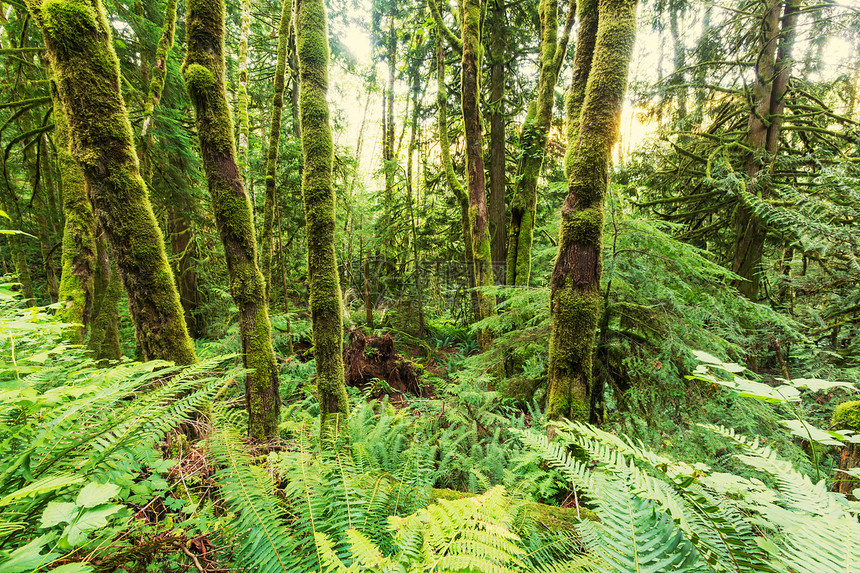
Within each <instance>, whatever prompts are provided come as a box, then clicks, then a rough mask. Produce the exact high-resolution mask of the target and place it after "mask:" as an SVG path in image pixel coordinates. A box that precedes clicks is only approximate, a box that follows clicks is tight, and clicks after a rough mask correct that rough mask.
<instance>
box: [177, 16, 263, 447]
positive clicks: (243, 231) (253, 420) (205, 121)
mask: <svg viewBox="0 0 860 573" xmlns="http://www.w3.org/2000/svg"><path fill="white" fill-rule="evenodd" d="M187 6H188V16H187V18H188V19H187V23H186V29H187V40H186V44H187V47H188V52H187V54H186V56H185V63H184V64H183V66H182V73H183V76H184V78H185V86H186V88H187V89H188V94H189V95H190V96H191V102H192V103H193V104H194V109H195V116H196V120H197V135H198V137H199V139H200V154H201V156H202V158H203V168H204V170H205V171H206V180H207V182H208V184H209V193H210V195H211V197H212V208H213V210H214V212H215V222H216V223H217V225H218V231H219V233H220V235H221V241H222V242H223V243H224V252H225V256H226V258H227V270H228V272H229V274H230V293H231V294H232V296H233V301H234V302H235V303H236V306H237V307H238V310H239V332H240V337H241V340H242V353H243V359H244V364H245V367H246V368H250V369H252V372H251V373H249V374H248V376H247V377H246V378H245V405H246V407H247V409H248V433H249V435H250V436H251V437H253V438H256V439H261V440H262V439H267V438H271V437H273V436H274V435H275V434H276V433H277V429H278V422H279V421H280V396H279V394H278V365H277V362H276V361H275V353H274V350H273V349H272V332H271V331H272V328H271V324H270V323H269V310H268V304H267V301H266V282H265V280H264V279H263V274H262V273H261V272H260V268H259V267H258V266H257V245H256V238H255V234H254V225H253V221H252V218H251V202H250V201H249V200H248V195H247V194H246V193H245V187H244V185H243V183H242V177H241V175H240V174H239V168H238V165H237V162H236V147H235V144H234V140H233V120H232V118H231V117H230V107H229V105H228V103H227V92H226V87H225V80H224V2H223V0H189V1H188V3H187Z"/></svg>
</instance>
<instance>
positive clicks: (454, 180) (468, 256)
mask: <svg viewBox="0 0 860 573" xmlns="http://www.w3.org/2000/svg"><path fill="white" fill-rule="evenodd" d="M435 1H436V0H429V2H431V3H433V2H435ZM436 12H438V9H437V10H436ZM439 22H440V21H439V20H437V21H436V106H437V110H438V124H439V151H440V154H441V156H442V168H443V169H444V171H445V179H446V180H447V181H448V186H449V187H450V188H451V191H453V192H454V197H455V198H456V199H457V203H459V205H460V225H461V227H462V234H463V244H464V258H465V260H466V263H472V261H473V260H474V257H473V256H472V231H471V229H470V228H469V195H468V194H467V193H466V189H465V187H463V183H462V182H461V181H460V178H459V177H457V174H456V172H455V171H454V163H453V162H452V161H451V143H450V141H449V138H448V87H447V85H446V83H445V50H444V47H443V46H442V40H441V38H442V32H441V30H440V25H439ZM469 269H470V270H469V287H470V288H474V287H475V273H474V266H473V265H471V264H470V266H469ZM472 306H473V307H474V308H473V311H477V298H475V299H474V300H473V305H472ZM474 314H477V312H475V313H474Z"/></svg>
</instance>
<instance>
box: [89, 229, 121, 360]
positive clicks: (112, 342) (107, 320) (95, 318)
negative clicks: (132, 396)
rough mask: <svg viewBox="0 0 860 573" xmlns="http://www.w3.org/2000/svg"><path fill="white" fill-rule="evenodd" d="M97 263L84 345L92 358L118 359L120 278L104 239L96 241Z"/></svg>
mask: <svg viewBox="0 0 860 573" xmlns="http://www.w3.org/2000/svg"><path fill="white" fill-rule="evenodd" d="M97 252H98V255H97V260H98V263H97V265H96V273H95V274H96V276H95V281H94V284H95V298H96V303H95V304H94V305H93V314H92V326H91V328H90V337H89V340H87V348H88V349H89V350H90V351H91V352H92V353H93V357H95V359H96V360H98V361H100V362H102V363H104V362H105V361H108V360H119V359H120V358H122V352H121V350H120V345H119V301H120V299H121V298H122V280H121V279H120V276H119V273H117V270H116V267H115V265H111V263H110V255H109V253H108V246H107V243H106V241H105V240H104V239H100V240H99V241H98V249H97Z"/></svg>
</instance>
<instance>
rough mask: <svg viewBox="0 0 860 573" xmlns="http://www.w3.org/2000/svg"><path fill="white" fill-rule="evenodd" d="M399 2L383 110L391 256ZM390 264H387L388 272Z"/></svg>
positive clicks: (386, 247) (385, 236) (385, 229)
mask: <svg viewBox="0 0 860 573" xmlns="http://www.w3.org/2000/svg"><path fill="white" fill-rule="evenodd" d="M395 10H396V3H394V2H392V3H391V6H390V12H389V15H388V40H387V59H388V83H387V85H386V87H385V94H384V98H383V102H384V109H383V110H382V162H383V166H382V169H383V171H384V173H385V192H384V203H385V204H384V205H383V217H382V229H380V231H381V232H380V235H381V236H382V245H383V254H384V256H385V258H386V259H389V258H390V257H391V256H392V255H393V253H394V227H393V224H394V219H393V210H394V175H395V173H396V172H397V156H396V154H395V151H394V145H395V137H394V79H395V72H396V66H397V31H396V30H395V29H394V11H395ZM387 270H388V265H386V272H387Z"/></svg>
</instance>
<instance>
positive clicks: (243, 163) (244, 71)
mask: <svg viewBox="0 0 860 573" xmlns="http://www.w3.org/2000/svg"><path fill="white" fill-rule="evenodd" d="M240 6H241V9H242V17H241V24H240V30H239V86H238V87H237V89H236V104H237V106H238V108H239V110H238V114H237V115H238V116H239V149H238V151H239V157H238V164H239V176H240V177H241V178H242V180H243V181H244V183H245V185H246V187H247V185H248V142H249V139H250V135H251V128H250V123H249V121H248V35H249V34H250V33H251V0H240ZM253 207H254V201H253V196H252V200H251V208H252V211H251V220H252V221H253Z"/></svg>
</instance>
